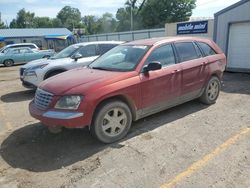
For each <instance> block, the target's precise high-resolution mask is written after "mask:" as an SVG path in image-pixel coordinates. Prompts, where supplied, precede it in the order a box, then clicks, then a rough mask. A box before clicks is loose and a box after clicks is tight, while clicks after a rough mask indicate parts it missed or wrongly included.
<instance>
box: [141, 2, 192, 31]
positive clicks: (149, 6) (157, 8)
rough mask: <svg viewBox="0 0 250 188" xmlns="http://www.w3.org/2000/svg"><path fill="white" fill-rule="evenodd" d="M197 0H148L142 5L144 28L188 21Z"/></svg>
mask: <svg viewBox="0 0 250 188" xmlns="http://www.w3.org/2000/svg"><path fill="white" fill-rule="evenodd" d="M195 2H196V0H147V1H146V2H145V4H144V6H143V7H142V11H141V13H140V14H141V17H142V23H143V26H144V28H158V27H164V25H165V23H169V22H179V21H187V20H188V19H189V18H190V16H191V15H192V10H193V9H194V8H195V6H196V5H195Z"/></svg>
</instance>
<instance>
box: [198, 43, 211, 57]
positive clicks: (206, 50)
mask: <svg viewBox="0 0 250 188" xmlns="http://www.w3.org/2000/svg"><path fill="white" fill-rule="evenodd" d="M197 43H198V45H199V46H200V47H201V49H202V51H203V52H204V54H205V56H209V55H215V54H216V52H215V51H214V50H213V48H211V47H210V46H209V45H208V44H206V43H204V42H197Z"/></svg>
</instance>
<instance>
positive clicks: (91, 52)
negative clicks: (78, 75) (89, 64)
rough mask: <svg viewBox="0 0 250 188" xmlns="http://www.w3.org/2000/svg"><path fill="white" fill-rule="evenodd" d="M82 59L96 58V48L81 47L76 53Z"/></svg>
mask: <svg viewBox="0 0 250 188" xmlns="http://www.w3.org/2000/svg"><path fill="white" fill-rule="evenodd" d="M78 52H79V53H80V54H81V55H82V56H83V57H91V56H96V55H97V53H96V46H95V45H88V46H84V47H81V48H80V49H79V51H78Z"/></svg>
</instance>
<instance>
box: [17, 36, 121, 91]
mask: <svg viewBox="0 0 250 188" xmlns="http://www.w3.org/2000/svg"><path fill="white" fill-rule="evenodd" d="M122 43H124V42H121V41H98V42H87V43H78V44H74V45H71V46H69V47H67V48H65V49H64V50H62V51H61V52H59V53H58V54H56V55H55V56H53V57H51V58H49V59H40V60H36V61H33V62H29V63H27V64H26V65H24V66H22V67H21V69H20V78H21V81H22V83H23V86H25V87H27V88H36V87H37V86H38V85H39V84H40V83H41V82H42V81H43V80H45V79H47V78H49V77H52V76H55V75H57V74H60V73H62V72H65V71H67V70H70V69H73V68H77V67H81V66H87V65H89V64H90V63H91V62H92V61H93V60H95V59H96V58H97V57H99V56H100V55H102V54H104V53H105V52H107V51H108V50H110V49H111V48H113V47H115V46H117V45H119V44H122Z"/></svg>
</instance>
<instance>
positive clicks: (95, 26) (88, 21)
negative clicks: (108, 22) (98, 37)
mask: <svg viewBox="0 0 250 188" xmlns="http://www.w3.org/2000/svg"><path fill="white" fill-rule="evenodd" d="M82 22H83V24H84V25H85V27H86V34H89V35H92V34H97V33H99V31H100V25H99V23H98V18H97V17H95V16H93V15H87V16H84V17H83V18H82Z"/></svg>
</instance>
